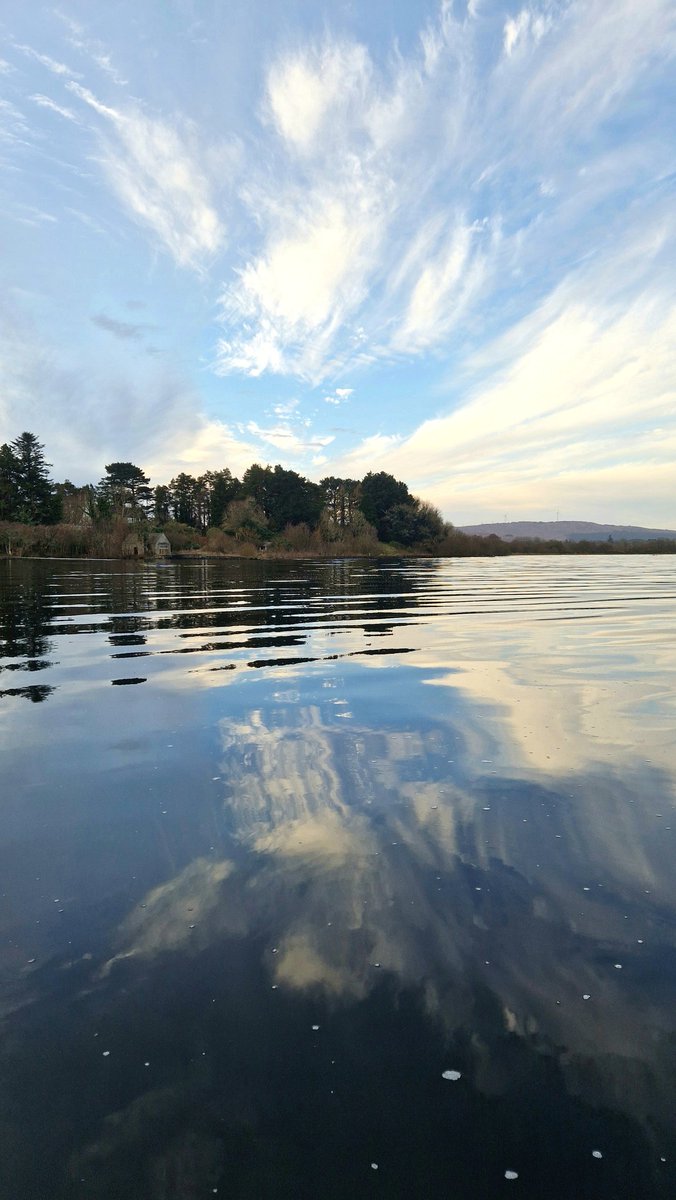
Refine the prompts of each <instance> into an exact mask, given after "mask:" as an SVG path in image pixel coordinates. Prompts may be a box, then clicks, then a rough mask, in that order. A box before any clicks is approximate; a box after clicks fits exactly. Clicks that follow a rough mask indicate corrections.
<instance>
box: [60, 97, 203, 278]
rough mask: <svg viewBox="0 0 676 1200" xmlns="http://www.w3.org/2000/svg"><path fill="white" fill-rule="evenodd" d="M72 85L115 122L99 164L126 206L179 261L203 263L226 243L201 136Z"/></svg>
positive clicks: (103, 140)
mask: <svg viewBox="0 0 676 1200" xmlns="http://www.w3.org/2000/svg"><path fill="white" fill-rule="evenodd" d="M67 87H68V89H69V90H70V91H71V92H72V93H73V94H74V95H76V96H77V97H78V98H79V99H80V100H82V101H83V102H84V103H85V104H87V105H89V107H90V108H92V109H93V110H94V111H95V112H96V113H98V114H99V116H101V117H104V118H105V119H106V121H107V122H108V124H109V125H110V126H111V127H112V131H113V135H114V137H113V139H110V138H108V137H107V136H106V134H105V133H103V134H102V135H101V140H100V145H101V163H102V166H103V169H104V171H105V174H106V177H107V179H108V181H109V182H110V184H111V186H112V188H113V189H114V191H115V193H116V194H117V196H118V198H119V200H120V201H121V203H122V204H123V205H124V207H125V208H126V209H127V210H128V211H129V212H130V213H131V214H132V215H133V216H134V217H135V218H136V219H137V220H138V221H140V222H142V223H143V224H144V225H146V226H148V227H150V228H151V229H152V230H153V232H154V233H155V235H156V236H157V238H158V239H159V240H160V241H161V242H162V243H163V244H164V245H165V246H166V248H167V249H168V250H169V251H170V253H171V254H172V255H173V257H174V259H175V260H176V262H177V263H179V265H180V266H190V267H199V266H200V265H201V264H202V263H203V262H204V260H205V258H209V257H212V256H213V255H214V254H215V253H216V252H217V251H218V250H219V249H220V247H221V246H222V244H223V240H224V236H225V230H224V228H223V225H222V223H221V220H220V217H219V214H218V212H217V210H216V206H215V202H214V198H213V192H214V187H213V184H212V182H211V180H210V179H209V176H208V172H207V169H206V167H205V165H204V159H205V157H206V156H205V155H203V154H202V153H201V152H200V147H199V146H198V144H197V136H196V133H195V131H194V130H193V129H192V128H191V127H190V126H187V125H186V126H185V127H184V128H179V127H178V126H175V125H172V124H170V123H169V122H168V121H163V120H160V119H159V118H151V117H148V116H146V115H145V113H143V112H142V111H141V110H140V109H138V108H136V107H133V106H131V105H128V106H127V107H126V109H125V110H124V111H123V110H121V109H116V108H112V107H110V106H109V105H106V104H103V103H101V102H100V101H99V100H97V98H96V97H95V96H94V95H93V94H92V92H90V91H89V90H88V89H87V88H83V87H81V86H80V85H79V84H77V83H73V82H70V83H69V84H68V85H67Z"/></svg>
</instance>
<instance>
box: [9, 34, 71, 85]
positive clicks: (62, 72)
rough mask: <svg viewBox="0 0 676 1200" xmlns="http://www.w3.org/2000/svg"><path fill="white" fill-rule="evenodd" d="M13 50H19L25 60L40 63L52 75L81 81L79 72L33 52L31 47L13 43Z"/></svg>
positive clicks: (48, 56)
mask: <svg viewBox="0 0 676 1200" xmlns="http://www.w3.org/2000/svg"><path fill="white" fill-rule="evenodd" d="M12 45H13V46H14V49H15V50H19V51H20V53H21V54H24V55H25V56H26V58H32V59H33V60H34V62H38V63H40V66H42V67H45V68H46V69H47V70H48V71H50V72H51V74H52V75H59V76H61V78H64V79H81V78H82V76H81V75H80V73H79V71H74V70H73V68H72V67H69V66H68V65H67V64H66V63H62V62H59V61H58V59H55V58H51V57H50V55H49V54H41V53H40V51H39V50H34V49H33V47H32V46H26V45H23V44H21V43H18V42H13V43H12Z"/></svg>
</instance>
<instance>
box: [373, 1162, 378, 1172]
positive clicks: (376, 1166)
mask: <svg viewBox="0 0 676 1200" xmlns="http://www.w3.org/2000/svg"><path fill="white" fill-rule="evenodd" d="M371 1170H372V1171H377V1170H378V1164H377V1163H371Z"/></svg>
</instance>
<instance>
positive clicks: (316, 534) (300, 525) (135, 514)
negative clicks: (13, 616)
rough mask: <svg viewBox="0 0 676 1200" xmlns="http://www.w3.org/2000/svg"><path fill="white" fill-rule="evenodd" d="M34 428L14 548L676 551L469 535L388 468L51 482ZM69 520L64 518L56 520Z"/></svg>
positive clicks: (4, 474)
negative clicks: (130, 542) (359, 475)
mask: <svg viewBox="0 0 676 1200" xmlns="http://www.w3.org/2000/svg"><path fill="white" fill-rule="evenodd" d="M48 466H49V464H48V463H47V462H45V458H44V453H43V447H42V446H41V445H40V443H39V442H38V439H37V438H36V437H35V435H34V434H32V433H22V434H21V435H20V436H19V437H17V438H16V439H15V441H13V442H11V443H9V444H5V445H3V446H0V546H3V547H4V549H5V551H6V552H7V553H33V554H41V553H44V554H63V555H69V556H70V555H74V554H83V555H87V554H91V555H94V554H104V555H112V556H115V555H119V554H121V553H124V552H125V551H124V543H125V540H127V539H128V537H129V534H130V531H132V530H133V531H134V532H135V536H138V537H141V538H142V539H145V541H146V545H147V546H148V547H149V548H150V547H151V546H152V533H153V531H157V530H163V531H164V532H165V533H166V534H167V536H168V537H169V540H170V543H171V547H172V549H173V550H174V551H192V550H198V551H199V550H202V551H205V550H206V551H208V552H216V553H238V554H247V553H248V554H253V553H257V552H258V551H260V549H270V550H271V552H273V553H275V552H282V553H300V554H336V553H339V554H384V553H393V552H394V553H396V552H401V551H404V552H408V553H411V552H414V553H423V554H435V555H454V556H456V555H457V556H465V555H472V556H474V555H507V554H585V553H586V554H627V553H632V554H642V553H643V554H645V553H675V552H676V542H670V541H668V540H666V539H660V540H659V541H656V542H607V543H605V542H601V543H599V542H556V541H547V542H544V541H538V540H536V539H526V538H520V539H515V540H513V541H511V542H505V541H502V540H501V539H500V538H499V537H496V536H495V535H494V534H493V535H491V536H489V537H480V536H478V535H476V534H465V533H461V532H460V531H459V530H456V529H454V528H453V526H452V525H450V524H448V523H445V522H444V521H443V520H442V517H441V515H440V513H439V512H438V510H437V509H436V508H434V506H433V505H431V504H428V503H426V502H424V501H422V500H419V499H418V498H417V497H415V496H412V495H411V493H410V492H409V490H408V487H407V485H406V484H405V483H403V482H402V481H401V480H399V479H395V478H394V476H393V475H389V474H387V472H386V471H377V472H372V471H369V472H368V474H367V475H366V476H365V477H364V479H362V480H358V479H341V478H339V477H337V476H334V475H331V476H327V477H326V478H325V479H322V480H321V482H320V483H313V482H312V481H311V480H309V479H306V478H305V477H304V476H303V475H299V474H298V473H297V472H296V471H292V470H288V469H287V468H285V467H282V466H280V465H277V466H275V467H271V466H265V467H263V466H261V465H260V464H259V463H253V464H252V465H251V466H250V467H249V468H248V469H247V470H246V471H245V472H244V475H243V476H242V479H241V480H240V479H237V478H236V477H235V476H234V475H233V474H232V473H231V471H230V470H229V469H228V468H227V467H224V468H222V469H221V470H218V471H207V472H206V473H205V474H203V475H199V476H193V475H189V474H186V473H185V472H181V473H180V474H179V475H176V476H175V478H173V479H171V480H170V481H169V483H167V484H160V485H158V486H157V487H155V488H151V487H150V480H149V478H148V476H147V475H146V474H145V473H144V471H143V470H142V468H141V467H138V466H136V464H135V463H132V462H112V463H108V464H107V465H106V469H105V470H106V473H105V475H104V476H103V478H102V479H101V480H100V481H99V483H98V484H97V485H96V486H94V485H92V484H88V485H87V486H85V487H76V486H75V485H74V484H73V483H71V482H70V480H68V479H67V480H65V481H64V482H63V483H53V482H52V481H51V480H50V478H49V474H48ZM59 522H61V524H58V523H59Z"/></svg>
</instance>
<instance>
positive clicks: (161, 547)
mask: <svg viewBox="0 0 676 1200" xmlns="http://www.w3.org/2000/svg"><path fill="white" fill-rule="evenodd" d="M150 545H151V547H152V551H153V554H154V555H155V557H156V558H166V557H167V554H171V542H170V541H169V538H168V537H167V535H166V533H156V534H154V535H153V536H152V537H151V539H150Z"/></svg>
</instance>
